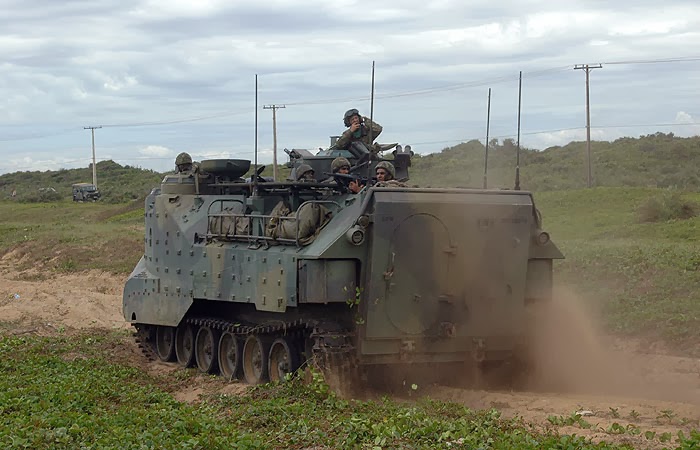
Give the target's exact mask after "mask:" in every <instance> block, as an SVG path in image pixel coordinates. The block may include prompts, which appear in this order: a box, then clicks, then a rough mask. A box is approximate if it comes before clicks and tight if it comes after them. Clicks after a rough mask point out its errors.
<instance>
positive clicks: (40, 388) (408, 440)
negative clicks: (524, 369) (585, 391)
mask: <svg viewBox="0 0 700 450" xmlns="http://www.w3.org/2000/svg"><path fill="white" fill-rule="evenodd" d="M127 339H128V337H127V336H125V335H124V334H121V333H116V332H111V333H108V334H102V335H96V334H94V333H93V334H82V335H76V336H72V337H67V336H58V337H51V338H45V337H29V336H27V337H7V336H6V337H2V338H0V371H1V372H2V373H3V374H4V376H2V377H0V417H2V419H0V445H2V447H3V448H6V449H23V448H33V449H41V448H52V449H74V448H119V449H131V448H134V449H136V448H139V449H142V448H192V449H203V448H207V449H230V448H240V449H257V448H311V447H313V448H373V449H374V448H378V449H381V448H416V449H419V448H426V449H428V448H456V449H460V448H494V449H499V448H500V449H510V448H518V449H539V448H572V449H613V448H630V447H624V446H617V445H612V444H606V443H598V444H594V443H592V442H590V441H589V440H587V439H585V438H583V437H580V436H575V435H572V436H567V435H560V434H559V433H558V432H557V431H556V430H547V431H537V430H535V429H531V428H528V427H527V426H526V424H524V423H523V422H522V421H521V420H519V419H505V418H502V417H501V416H500V414H499V413H498V411H496V410H485V411H472V410H469V409H467V408H465V407H463V406H458V405H456V404H451V403H444V402H437V401H431V400H420V401H418V402H415V403H412V404H399V403H397V402H394V401H390V400H386V399H385V400H381V401H354V400H350V401H348V400H343V399H341V398H338V397H337V396H336V395H334V394H333V393H331V392H329V390H328V388H327V386H325V385H324V384H323V383H322V381H320V379H319V378H317V377H315V378H314V381H312V382H311V383H309V384H305V383H302V382H301V381H300V379H294V380H292V381H291V382H288V383H285V384H281V385H270V386H262V387H258V388H255V389H251V390H250V391H249V392H248V393H245V394H242V395H223V394H222V395H216V396H213V397H209V398H206V399H205V400H206V401H202V402H200V403H195V404H186V403H181V402H177V401H175V400H174V399H173V397H172V395H171V394H170V392H171V391H173V390H176V389H177V384H178V380H177V379H176V377H165V376H163V377H161V378H157V377H154V376H150V375H147V374H145V373H144V372H142V371H140V370H138V369H135V368H133V367H129V366H127V365H125V364H123V362H122V361H121V358H122V356H120V355H122V354H123V353H125V352H126V351H125V348H126V347H127V346H128V345H129V344H128V343H126V340H127ZM106 355H110V358H111V359H110V360H107V356H106ZM221 382H222V383H223V381H221ZM560 421H561V423H563V424H567V423H569V419H566V418H563V419H559V418H554V417H553V418H551V420H550V422H552V423H553V424H555V423H556V424H558V423H559V422H560ZM574 423H581V421H580V420H574V421H572V422H571V424H574ZM621 429H622V430H623V431H625V432H626V430H627V429H626V428H621ZM618 431H619V430H618V429H617V428H614V429H613V428H611V429H610V430H609V431H602V432H604V433H606V432H607V433H608V434H610V435H613V434H617V433H618ZM651 438H655V436H653V437H651ZM665 438H666V437H665ZM671 438H673V439H671ZM672 440H673V441H674V442H675V444H676V445H677V446H678V448H693V447H692V446H693V445H698V443H700V435H698V434H697V433H691V434H690V435H689V436H683V435H682V434H679V435H676V436H668V441H666V442H670V441H672ZM321 446H323V447H321Z"/></svg>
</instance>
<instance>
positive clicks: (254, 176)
mask: <svg viewBox="0 0 700 450" xmlns="http://www.w3.org/2000/svg"><path fill="white" fill-rule="evenodd" d="M257 190H258V74H257V73H256V74H255V170H254V171H253V191H254V195H255V194H257Z"/></svg>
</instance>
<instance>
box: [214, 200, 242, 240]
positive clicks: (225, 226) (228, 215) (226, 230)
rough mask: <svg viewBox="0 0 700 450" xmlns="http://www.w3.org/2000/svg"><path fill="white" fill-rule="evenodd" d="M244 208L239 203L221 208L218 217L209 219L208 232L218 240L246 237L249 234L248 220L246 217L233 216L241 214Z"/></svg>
mask: <svg viewBox="0 0 700 450" xmlns="http://www.w3.org/2000/svg"><path fill="white" fill-rule="evenodd" d="M243 212H244V207H243V204H241V203H234V206H229V207H226V208H223V210H222V211H221V213H220V215H215V216H210V217H209V232H210V233H212V234H216V235H218V236H219V237H220V238H226V237H228V236H230V237H233V235H234V234H237V235H247V234H248V233H249V230H248V227H249V220H248V218H247V217H239V216H235V214H243Z"/></svg>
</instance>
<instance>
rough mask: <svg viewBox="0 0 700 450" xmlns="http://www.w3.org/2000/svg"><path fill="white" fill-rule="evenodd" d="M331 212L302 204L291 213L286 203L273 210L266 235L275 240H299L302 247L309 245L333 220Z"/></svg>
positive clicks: (308, 203)
mask: <svg viewBox="0 0 700 450" xmlns="http://www.w3.org/2000/svg"><path fill="white" fill-rule="evenodd" d="M331 214H332V213H331V211H330V210H329V209H328V208H326V207H325V206H323V205H321V204H318V203H314V202H306V203H302V205H301V206H300V207H299V210H298V211H297V212H291V211H290V209H289V207H288V206H287V205H286V204H285V203H284V202H279V203H278V204H277V205H276V206H275V207H274V208H273V210H272V212H271V213H270V215H271V216H272V218H271V219H270V221H269V222H268V224H267V227H266V229H265V235H266V236H268V237H271V238H273V239H297V237H298V238H299V243H300V244H301V245H309V244H310V243H312V242H313V241H314V239H316V236H317V235H318V232H319V230H320V229H321V228H322V227H323V226H324V225H325V224H326V223H328V221H329V220H330V219H331Z"/></svg>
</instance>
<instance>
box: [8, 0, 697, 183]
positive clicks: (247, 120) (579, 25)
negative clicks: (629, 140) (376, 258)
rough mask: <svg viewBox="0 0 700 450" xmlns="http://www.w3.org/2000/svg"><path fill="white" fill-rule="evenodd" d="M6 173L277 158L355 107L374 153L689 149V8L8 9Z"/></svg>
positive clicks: (693, 117) (111, 2) (232, 2)
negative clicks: (684, 143)
mask: <svg viewBox="0 0 700 450" xmlns="http://www.w3.org/2000/svg"><path fill="white" fill-rule="evenodd" d="M0 7H1V9H0V10H1V11H2V14H1V15H0V54H1V55H2V58H1V59H0V104H1V105H2V108H0V173H7V172H15V171H24V170H55V169H59V168H73V167H87V166H88V164H89V163H90V162H91V160H92V150H91V138H90V131H89V130H86V129H84V127H88V126H102V128H100V129H97V130H96V131H95V141H96V150H97V151H96V155H97V160H98V161H101V160H106V159H112V160H114V161H116V162H118V163H120V164H123V165H127V164H128V165H131V166H138V167H143V168H149V169H155V170H158V171H165V170H172V168H173V161H174V158H175V156H176V155H177V154H178V153H179V152H181V151H188V152H190V153H191V154H192V156H193V157H194V158H195V159H196V160H201V159H207V158H246V159H253V152H254V149H255V75H256V74H257V75H258V106H259V108H258V134H257V136H258V149H259V161H261V162H263V163H265V162H270V161H271V159H272V142H273V139H272V111H271V110H269V109H263V106H264V105H272V104H277V105H285V106H286V108H284V109H279V110H277V119H278V120H277V135H278V149H279V157H278V161H279V162H285V161H286V160H287V157H286V155H285V154H284V153H283V151H282V149H283V148H285V147H286V148H307V149H317V148H319V147H327V146H328V144H329V136H330V135H334V134H340V133H341V132H342V131H343V129H344V126H343V123H342V117H343V113H344V112H345V110H347V109H348V108H352V107H355V108H358V109H360V111H361V112H362V113H363V114H364V115H367V116H369V115H370V92H371V73H372V61H375V62H376V63H375V64H376V68H375V100H374V118H375V120H376V121H377V122H379V123H380V124H381V125H382V126H384V132H383V134H382V135H381V137H380V139H379V141H380V142H385V143H388V142H400V143H402V144H411V145H412V146H413V149H414V150H415V151H417V152H419V153H431V152H435V151H440V150H441V149H443V148H445V147H448V146H452V145H455V144H458V143H459V142H463V141H468V140H470V139H480V140H482V142H483V140H484V138H485V135H486V116H487V114H486V113H487V99H488V89H489V88H491V121H490V123H491V128H490V137H492V138H498V139H499V140H502V139H504V138H509V137H511V138H515V137H516V133H517V110H518V73H519V71H522V73H523V80H522V117H521V144H522V145H524V146H527V147H530V148H538V149H544V148H547V147H549V146H552V145H563V144H566V143H568V142H570V141H572V140H585V135H586V132H585V124H586V115H585V72H584V71H583V70H575V69H574V67H575V65H578V64H591V65H597V64H602V68H596V69H593V70H591V71H590V102H591V133H592V137H593V139H597V140H613V139H616V138H618V137H621V136H633V137H638V136H640V135H642V134H649V133H655V132H657V131H662V132H665V133H668V132H673V133H675V134H676V135H679V136H694V135H698V134H700V2H698V1H697V0H687V1H683V0H666V1H665V2H659V1H657V0H655V1H653V2H652V1H648V0H635V1H630V0H618V1H615V2H611V1H608V0H606V1H598V0H588V1H569V0H560V1H558V2H552V1H540V0H520V1H503V2H494V1H492V0H489V1H484V0H472V1H468V2H467V1H463V0H432V1H430V2H425V1H417V0H402V1H398V0H374V1H372V2H358V1H354V0H343V1H336V0H306V1H304V2H298V1H290V0H266V1H258V2H253V1H237V0H227V1H223V0H168V1H164V0H151V1H136V0H119V1H116V0H90V1H87V0H61V1H56V0H16V1H15V0H0Z"/></svg>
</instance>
